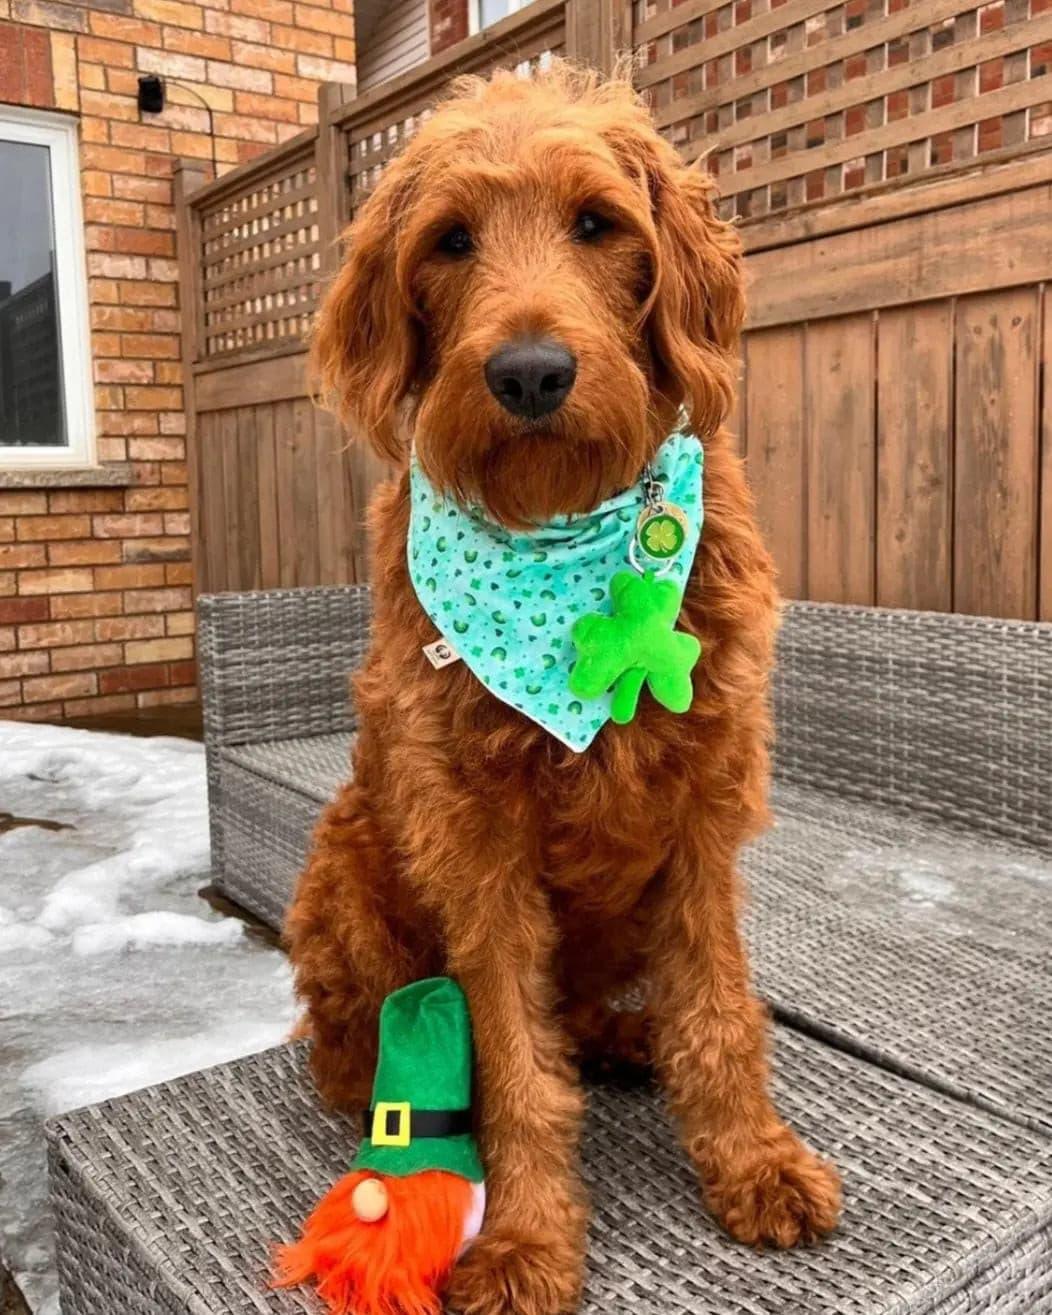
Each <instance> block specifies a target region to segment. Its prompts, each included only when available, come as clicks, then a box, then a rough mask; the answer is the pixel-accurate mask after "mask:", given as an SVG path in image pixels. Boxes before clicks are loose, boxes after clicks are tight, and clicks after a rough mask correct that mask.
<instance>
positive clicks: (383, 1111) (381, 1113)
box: [371, 1100, 412, 1146]
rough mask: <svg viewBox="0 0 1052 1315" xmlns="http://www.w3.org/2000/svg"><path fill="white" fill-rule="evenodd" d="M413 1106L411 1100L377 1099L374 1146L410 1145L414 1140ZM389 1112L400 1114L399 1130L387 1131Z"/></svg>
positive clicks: (374, 1116)
mask: <svg viewBox="0 0 1052 1315" xmlns="http://www.w3.org/2000/svg"><path fill="white" fill-rule="evenodd" d="M411 1110H412V1107H411V1106H410V1103H409V1101H407V1100H404V1101H384V1100H381V1101H377V1103H376V1108H375V1109H374V1110H373V1130H372V1139H371V1140H372V1143H373V1145H374V1146H408V1145H409V1143H410V1142H411V1141H412V1135H411V1134H412V1127H411V1123H412V1117H411ZM389 1114H397V1115H398V1130H397V1132H388V1131H387V1117H388V1115H389Z"/></svg>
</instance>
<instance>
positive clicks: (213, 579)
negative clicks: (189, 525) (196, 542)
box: [201, 411, 230, 593]
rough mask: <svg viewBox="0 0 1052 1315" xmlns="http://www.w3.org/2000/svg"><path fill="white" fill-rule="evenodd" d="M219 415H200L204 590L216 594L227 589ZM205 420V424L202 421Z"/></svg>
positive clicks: (210, 413)
mask: <svg viewBox="0 0 1052 1315" xmlns="http://www.w3.org/2000/svg"><path fill="white" fill-rule="evenodd" d="M222 418H223V412H219V411H212V412H209V414H208V415H207V416H202V417H201V420H202V433H201V487H202V500H201V501H202V507H203V509H204V523H203V525H202V529H203V533H204V547H205V560H206V561H207V564H208V565H207V580H208V586H207V587H208V589H209V591H211V592H212V593H218V592H219V591H221V590H223V589H228V588H230V584H229V581H228V578H227V556H226V520H227V517H226V496H225V486H224V479H223V433H222V423H221V422H222ZM205 421H207V425H205V424H204V422H205Z"/></svg>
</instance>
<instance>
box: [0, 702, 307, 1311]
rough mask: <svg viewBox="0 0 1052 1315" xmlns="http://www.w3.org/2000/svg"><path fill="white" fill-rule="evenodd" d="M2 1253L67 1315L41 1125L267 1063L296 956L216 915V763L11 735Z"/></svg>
mask: <svg viewBox="0 0 1052 1315" xmlns="http://www.w3.org/2000/svg"><path fill="white" fill-rule="evenodd" d="M4 813H8V814H11V815H13V816H14V817H15V818H23V819H37V820H38V821H41V820H46V821H50V822H56V823H62V824H64V827H65V828H66V829H61V830H49V829H45V828H43V827H41V826H38V825H30V826H18V827H16V828H15V829H12V830H8V831H6V832H3V833H0V1256H2V1258H3V1260H4V1262H5V1263H6V1264H7V1266H8V1267H9V1268H10V1269H11V1271H12V1272H13V1273H14V1275H15V1278H16V1280H17V1282H18V1284H19V1286H20V1287H21V1288H22V1289H23V1291H24V1292H25V1294H26V1297H27V1299H28V1300H29V1303H30V1306H31V1308H32V1309H34V1310H35V1311H37V1312H39V1315H57V1311H58V1300H57V1296H56V1283H55V1276H54V1268H53V1262H52V1253H51V1235H50V1228H49V1225H48V1221H47V1212H46V1195H47V1184H46V1176H45V1168H44V1149H43V1148H44V1143H43V1134H42V1128H41V1123H42V1120H43V1118H44V1117H46V1116H47V1115H49V1114H54V1113H58V1112H60V1111H64V1110H69V1109H74V1108H76V1107H77V1106H79V1105H84V1104H88V1103H92V1102H94V1101H97V1100H102V1099H104V1098H106V1097H110V1096H116V1095H120V1094H123V1093H124V1092H127V1091H133V1090H135V1089H137V1088H139V1087H143V1086H147V1085H149V1084H151V1083H153V1082H160V1081H163V1080H164V1079H166V1078H171V1077H176V1076H178V1075H179V1074H181V1073H188V1072H193V1071H195V1070H197V1069H200V1068H204V1067H207V1066H208V1065H210V1064H218V1063H221V1062H223V1061H224V1060H227V1059H232V1058H234V1057H236V1056H239V1055H245V1054H250V1053H252V1052H253V1051H256V1050H262V1049H264V1048H265V1047H267V1046H270V1045H273V1044H275V1043H276V1042H278V1041H280V1040H281V1039H282V1038H283V1037H284V1036H285V1035H286V1034H287V1032H288V1030H289V1028H290V1026H291V1024H292V1021H293V1013H294V1011H293V1003H292V989H291V981H290V974H289V970H288V966H287V964H286V961H285V959H284V956H283V955H282V954H281V953H280V952H279V951H277V950H275V949H273V948H272V947H270V946H268V945H266V944H265V943H264V942H262V941H261V940H259V939H258V938H256V937H254V936H251V935H249V934H246V930H245V927H244V925H243V924H242V923H241V922H240V921H238V920H237V919H234V918H224V917H220V916H219V915H217V914H215V913H213V912H212V911H211V910H210V909H209V907H208V905H207V904H205V903H204V901H203V900H201V899H200V898H199V897H198V894H197V892H198V891H199V890H200V888H201V887H202V886H203V885H206V884H207V882H208V879H209V876H208V873H209V855H208V820H207V802H206V795H205V763H204V751H203V749H202V748H201V746H200V745H198V744H192V743H190V742H189V741H185V740H175V739H161V738H157V739H137V738H133V737H130V736H122V735H103V734H99V733H97V732H90V731H81V730H73V729H70V728H68V727H61V726H43V725H24V724H21V723H16V722H5V721H0V820H2V815H3V814H4Z"/></svg>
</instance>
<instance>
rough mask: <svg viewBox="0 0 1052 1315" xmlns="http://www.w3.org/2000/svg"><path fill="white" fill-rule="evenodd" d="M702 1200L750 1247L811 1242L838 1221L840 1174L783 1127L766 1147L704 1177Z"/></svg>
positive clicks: (755, 1149) (730, 1161)
mask: <svg viewBox="0 0 1052 1315" xmlns="http://www.w3.org/2000/svg"><path fill="white" fill-rule="evenodd" d="M706 1177H707V1181H706V1186H705V1201H706V1204H707V1205H708V1207H709V1209H710V1210H711V1211H712V1212H713V1214H714V1215H715V1216H716V1218H717V1219H718V1220H719V1221H720V1223H722V1224H723V1226H724V1228H726V1230H727V1232H728V1233H730V1234H731V1236H732V1237H735V1238H737V1239H738V1241H739V1242H747V1243H748V1244H749V1245H750V1246H763V1245H764V1244H772V1245H774V1246H777V1247H792V1246H796V1245H798V1244H799V1243H809V1242H815V1241H817V1240H818V1238H820V1237H822V1236H823V1235H824V1234H826V1233H829V1232H831V1231H832V1230H833V1229H834V1228H835V1227H836V1225H837V1221H838V1219H839V1218H840V1175H839V1174H838V1173H837V1171H836V1169H835V1168H834V1167H833V1166H832V1165H831V1164H829V1163H828V1161H826V1160H823V1159H821V1158H820V1157H819V1156H817V1155H816V1154H815V1153H814V1152H813V1151H812V1150H810V1149H808V1147H806V1146H805V1145H804V1144H803V1142H802V1141H800V1139H799V1138H798V1137H797V1136H796V1134H795V1133H793V1132H790V1131H789V1129H788V1128H785V1129H784V1130H783V1131H782V1132H781V1133H780V1134H779V1135H778V1136H777V1137H775V1138H774V1139H773V1140H772V1141H771V1142H770V1144H767V1145H764V1146H762V1147H759V1148H754V1149H753V1150H752V1152H751V1153H750V1154H748V1155H745V1156H738V1157H735V1158H728V1159H726V1160H724V1161H723V1162H722V1163H721V1164H720V1165H719V1166H718V1168H716V1169H715V1171H714V1172H712V1173H711V1174H708V1175H706Z"/></svg>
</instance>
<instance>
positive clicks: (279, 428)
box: [274, 401, 297, 589]
mask: <svg viewBox="0 0 1052 1315" xmlns="http://www.w3.org/2000/svg"><path fill="white" fill-rule="evenodd" d="M293 406H294V403H292V402H290V401H283V402H275V404H274V458H275V466H276V468H277V476H278V504H277V505H278V580H279V583H280V584H281V587H282V588H283V589H291V588H292V586H293V585H294V584H295V583H296V530H297V526H296V505H295V500H294V498H293V496H292V490H293V479H294V478H295V468H296V418H295V415H294V413H293Z"/></svg>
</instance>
